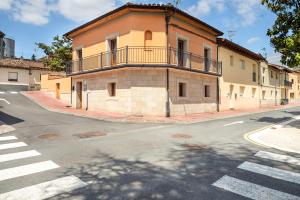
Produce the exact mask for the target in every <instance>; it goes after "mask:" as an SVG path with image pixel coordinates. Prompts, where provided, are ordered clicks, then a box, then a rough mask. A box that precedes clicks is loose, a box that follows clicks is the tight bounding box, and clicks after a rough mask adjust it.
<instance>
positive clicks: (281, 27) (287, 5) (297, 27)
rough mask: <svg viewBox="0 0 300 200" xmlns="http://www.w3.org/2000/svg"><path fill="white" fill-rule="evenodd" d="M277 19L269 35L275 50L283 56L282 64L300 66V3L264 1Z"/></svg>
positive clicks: (294, 1)
mask: <svg viewBox="0 0 300 200" xmlns="http://www.w3.org/2000/svg"><path fill="white" fill-rule="evenodd" d="M261 2H262V4H263V5H266V6H267V7H268V8H269V9H270V10H272V12H274V14H275V15H276V16H277V19H276V21H275V23H274V25H273V26H272V28H271V29H269V30H268V32H267V35H268V36H269V37H270V38H271V40H270V41H271V44H272V45H273V46H274V48H275V50H276V51H277V52H279V53H281V54H282V57H281V62H282V63H283V64H285V65H287V66H289V67H297V66H299V65H300V1H299V0H262V1H261Z"/></svg>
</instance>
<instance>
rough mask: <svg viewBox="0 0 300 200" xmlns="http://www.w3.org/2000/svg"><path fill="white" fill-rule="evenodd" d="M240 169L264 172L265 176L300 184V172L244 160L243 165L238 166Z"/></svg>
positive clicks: (258, 172)
mask: <svg viewBox="0 0 300 200" xmlns="http://www.w3.org/2000/svg"><path fill="white" fill-rule="evenodd" d="M238 168H239V169H243V170H246V171H250V172H254V173H257V174H262V175H265V176H270V177H272V178H276V179H281V180H285V181H289V182H292V183H297V184H300V174H298V173H294V172H290V171H286V170H282V169H277V168H274V167H269V166H265V165H260V164H256V163H251V162H244V163H242V164H241V165H239V166H238Z"/></svg>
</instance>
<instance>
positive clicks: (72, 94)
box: [70, 76, 73, 107]
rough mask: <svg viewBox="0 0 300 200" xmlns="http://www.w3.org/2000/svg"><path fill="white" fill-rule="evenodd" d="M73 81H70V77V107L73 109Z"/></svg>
mask: <svg viewBox="0 0 300 200" xmlns="http://www.w3.org/2000/svg"><path fill="white" fill-rule="evenodd" d="M72 97H73V80H72V76H71V101H70V102H71V107H73V98H72Z"/></svg>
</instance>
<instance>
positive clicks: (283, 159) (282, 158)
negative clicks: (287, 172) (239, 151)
mask: <svg viewBox="0 0 300 200" xmlns="http://www.w3.org/2000/svg"><path fill="white" fill-rule="evenodd" d="M255 156H256V157H260V158H265V159H269V160H274V161H280V162H285V163H289V164H293V165H300V159H297V158H294V157H292V156H286V155H282V154H276V153H271V152H267V151H259V152H257V153H256V154H255Z"/></svg>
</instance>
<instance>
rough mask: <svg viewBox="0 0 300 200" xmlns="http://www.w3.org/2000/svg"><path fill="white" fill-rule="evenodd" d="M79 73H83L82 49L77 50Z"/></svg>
mask: <svg viewBox="0 0 300 200" xmlns="http://www.w3.org/2000/svg"><path fill="white" fill-rule="evenodd" d="M77 58H78V71H82V49H78V50H77Z"/></svg>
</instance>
